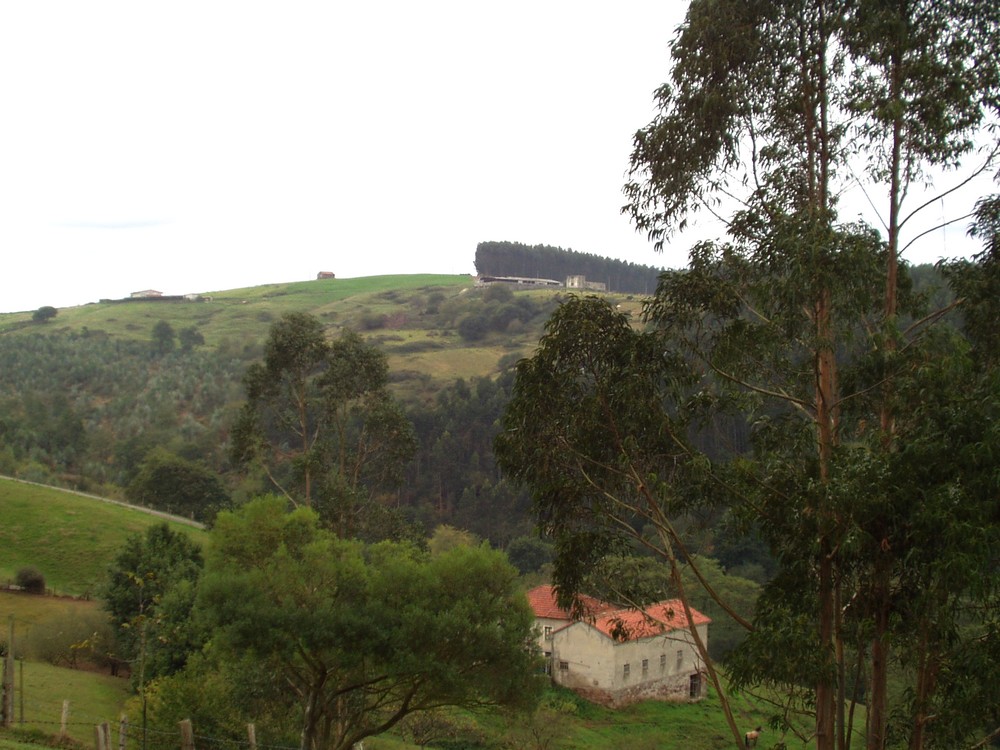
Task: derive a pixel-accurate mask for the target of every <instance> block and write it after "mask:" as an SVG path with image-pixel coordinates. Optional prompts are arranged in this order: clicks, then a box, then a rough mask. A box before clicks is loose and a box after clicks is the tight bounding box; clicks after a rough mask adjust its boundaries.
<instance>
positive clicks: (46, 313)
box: [31, 305, 59, 323]
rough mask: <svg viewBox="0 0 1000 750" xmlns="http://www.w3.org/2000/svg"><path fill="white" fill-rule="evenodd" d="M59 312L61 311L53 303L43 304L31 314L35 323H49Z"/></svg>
mask: <svg viewBox="0 0 1000 750" xmlns="http://www.w3.org/2000/svg"><path fill="white" fill-rule="evenodd" d="M58 314H59V311H58V310H57V309H56V308H54V307H52V306H51V305H43V306H42V307H39V308H38V309H37V310H35V312H33V313H32V314H31V319H32V320H33V321H34V322H35V323H48V322H49V321H50V320H52V318H54V317H55V316H56V315H58Z"/></svg>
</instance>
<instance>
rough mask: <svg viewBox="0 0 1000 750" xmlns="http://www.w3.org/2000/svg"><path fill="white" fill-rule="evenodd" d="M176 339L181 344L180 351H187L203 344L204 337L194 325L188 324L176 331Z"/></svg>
mask: <svg viewBox="0 0 1000 750" xmlns="http://www.w3.org/2000/svg"><path fill="white" fill-rule="evenodd" d="M177 341H178V342H179V343H180V345H181V351H182V352H189V351H191V350H192V349H194V348H195V347H196V346H201V345H202V344H204V343H205V337H204V336H203V335H202V334H201V332H200V331H199V330H198V329H197V328H196V327H195V326H188V327H187V328H182V329H181V330H180V331H178V332H177Z"/></svg>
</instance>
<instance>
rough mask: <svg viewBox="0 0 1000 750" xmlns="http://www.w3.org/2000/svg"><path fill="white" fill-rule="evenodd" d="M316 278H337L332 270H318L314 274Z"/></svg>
mask: <svg viewBox="0 0 1000 750" xmlns="http://www.w3.org/2000/svg"><path fill="white" fill-rule="evenodd" d="M316 278H317V279H335V278H337V274H335V273H334V272H333V271H320V272H319V273H318V274H316Z"/></svg>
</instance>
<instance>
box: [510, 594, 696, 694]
mask: <svg viewBox="0 0 1000 750" xmlns="http://www.w3.org/2000/svg"><path fill="white" fill-rule="evenodd" d="M528 602H529V604H530V605H531V608H532V610H533V611H534V613H535V623H536V626H537V630H538V644H539V646H540V647H541V650H542V653H543V654H544V655H545V659H546V665H547V671H548V672H549V674H550V675H551V677H552V680H553V682H555V683H556V684H558V685H562V686H563V687H567V688H569V689H571V690H573V691H575V692H576V693H578V694H580V695H581V696H583V697H584V698H587V699H588V700H591V701H593V702H595V703H600V704H602V705H606V706H611V707H620V706H625V705H628V704H630V703H635V702H637V701H641V700H650V699H655V700H673V701H691V700H699V699H701V698H703V697H704V696H705V689H706V680H705V665H704V663H703V662H702V659H701V655H700V654H699V653H698V649H697V647H696V646H695V643H694V639H693V637H692V635H691V631H690V627H689V623H688V619H687V616H686V615H685V613H684V606H683V604H682V603H681V601H680V600H679V599H667V600H665V601H662V602H658V603H656V604H653V605H650V606H649V607H646V608H645V609H644V610H634V609H622V608H620V607H616V606H615V605H613V604H609V603H608V602H602V601H600V600H599V599H594V598H592V597H581V598H580V599H579V601H578V610H579V611H578V612H569V611H567V610H565V609H563V608H561V607H560V606H559V604H558V602H557V601H556V592H555V589H554V587H552V586H548V585H545V586H537V587H535V588H533V589H532V590H531V591H529V592H528ZM691 618H692V620H693V624H694V626H695V628H697V629H698V634H699V636H700V637H701V639H702V642H703V643H705V644H706V645H707V644H708V624H709V622H711V620H710V619H709V618H708V617H707V616H705V615H703V614H702V613H701V612H698V611H697V610H695V609H692V610H691Z"/></svg>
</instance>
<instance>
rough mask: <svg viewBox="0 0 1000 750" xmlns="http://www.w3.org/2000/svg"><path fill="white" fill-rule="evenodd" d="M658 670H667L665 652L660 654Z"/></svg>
mask: <svg viewBox="0 0 1000 750" xmlns="http://www.w3.org/2000/svg"><path fill="white" fill-rule="evenodd" d="M660 671H661V672H666V671H667V655H666V654H660Z"/></svg>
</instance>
